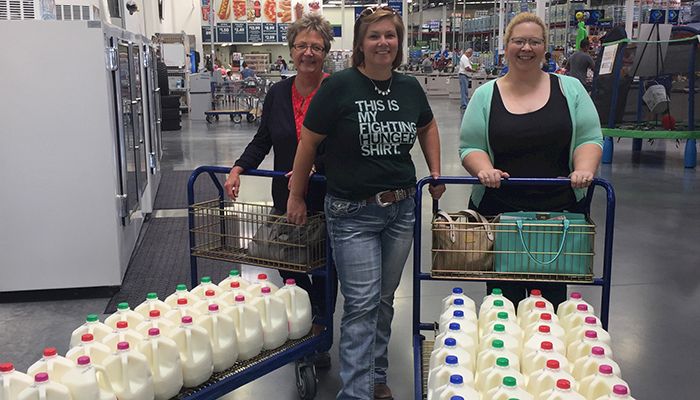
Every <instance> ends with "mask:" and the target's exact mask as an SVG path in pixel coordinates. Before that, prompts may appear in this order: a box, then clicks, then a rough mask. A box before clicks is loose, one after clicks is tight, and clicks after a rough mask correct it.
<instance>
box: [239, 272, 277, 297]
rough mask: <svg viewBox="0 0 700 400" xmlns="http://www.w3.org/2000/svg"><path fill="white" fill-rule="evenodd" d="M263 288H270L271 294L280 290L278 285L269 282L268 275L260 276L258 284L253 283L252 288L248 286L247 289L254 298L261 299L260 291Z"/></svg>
mask: <svg viewBox="0 0 700 400" xmlns="http://www.w3.org/2000/svg"><path fill="white" fill-rule="evenodd" d="M263 287H269V288H270V293H275V292H276V291H277V290H278V289H279V287H277V285H275V284H274V283H272V282H270V281H269V280H268V278H267V274H258V280H257V281H256V282H253V283H251V284H250V286H248V287H247V288H246V289H247V290H248V292H250V294H252V295H253V296H255V297H259V296H260V293H261V292H260V289H262V288H263Z"/></svg>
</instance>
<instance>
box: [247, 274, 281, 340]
mask: <svg viewBox="0 0 700 400" xmlns="http://www.w3.org/2000/svg"><path fill="white" fill-rule="evenodd" d="M263 275H264V274H263ZM251 286H254V285H251ZM260 292H261V297H256V298H254V299H253V302H252V304H251V305H252V306H253V307H255V308H257V310H258V313H260V322H261V323H262V329H263V349H265V350H271V349H276V348H278V347H280V346H282V345H283V344H284V342H286V341H287V338H288V337H289V330H288V329H289V328H288V322H287V310H286V308H285V306H284V302H283V301H282V300H281V299H279V298H277V297H273V296H272V295H271V294H272V288H270V287H268V286H264V287H263V288H262V289H260Z"/></svg>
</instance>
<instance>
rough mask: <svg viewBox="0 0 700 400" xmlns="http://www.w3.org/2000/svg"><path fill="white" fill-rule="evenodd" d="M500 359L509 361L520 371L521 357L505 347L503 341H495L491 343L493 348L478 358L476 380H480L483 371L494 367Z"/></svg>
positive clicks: (484, 351)
mask: <svg viewBox="0 0 700 400" xmlns="http://www.w3.org/2000/svg"><path fill="white" fill-rule="evenodd" d="M499 358H506V359H508V365H509V366H511V367H513V369H515V370H520V357H518V356H517V355H516V354H515V353H513V352H512V351H509V350H507V349H506V348H505V347H503V341H502V340H500V339H494V340H492V341H491V347H489V348H488V349H486V350H482V351H481V352H479V355H478V356H477V358H476V371H474V372H475V378H477V379H478V377H479V376H480V375H481V373H482V372H483V371H485V370H487V369H489V368H491V367H493V366H494V365H495V364H496V360H497V359H499ZM523 361H524V360H523Z"/></svg>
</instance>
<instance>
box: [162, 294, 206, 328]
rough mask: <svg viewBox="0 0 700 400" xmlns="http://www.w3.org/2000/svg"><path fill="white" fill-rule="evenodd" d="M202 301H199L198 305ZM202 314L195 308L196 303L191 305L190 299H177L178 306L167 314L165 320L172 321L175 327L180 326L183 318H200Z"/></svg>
mask: <svg viewBox="0 0 700 400" xmlns="http://www.w3.org/2000/svg"><path fill="white" fill-rule="evenodd" d="M200 301H201V300H199V299H197V303H198V302H200ZM201 315H202V314H201V313H200V312H199V311H197V310H196V309H195V307H194V303H191V302H190V301H189V300H188V299H185V298H182V299H177V304H176V305H175V307H174V308H173V309H172V310H170V311H168V313H167V314H165V319H167V320H168V321H170V322H171V323H172V324H173V325H174V326H178V325H180V322H181V321H182V317H193V318H195V317H200V316H201Z"/></svg>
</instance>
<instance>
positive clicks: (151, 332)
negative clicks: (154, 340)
mask: <svg viewBox="0 0 700 400" xmlns="http://www.w3.org/2000/svg"><path fill="white" fill-rule="evenodd" d="M158 335H160V329H158V328H151V329H149V330H148V336H158Z"/></svg>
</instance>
